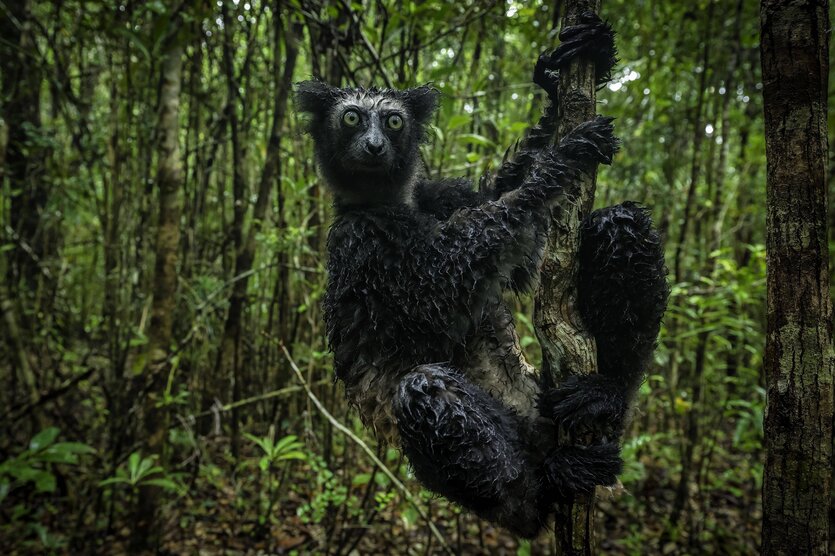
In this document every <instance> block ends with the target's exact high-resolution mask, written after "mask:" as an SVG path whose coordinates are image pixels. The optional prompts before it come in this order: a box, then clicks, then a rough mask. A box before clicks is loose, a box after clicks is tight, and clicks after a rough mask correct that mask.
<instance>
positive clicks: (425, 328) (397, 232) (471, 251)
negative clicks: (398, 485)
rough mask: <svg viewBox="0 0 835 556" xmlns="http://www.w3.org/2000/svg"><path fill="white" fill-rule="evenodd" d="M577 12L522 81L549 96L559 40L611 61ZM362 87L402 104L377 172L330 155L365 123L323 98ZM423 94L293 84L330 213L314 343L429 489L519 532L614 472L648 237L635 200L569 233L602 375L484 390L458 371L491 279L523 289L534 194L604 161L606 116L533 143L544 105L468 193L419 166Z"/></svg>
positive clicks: (607, 46) (640, 316) (540, 133)
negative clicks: (577, 441) (560, 436)
mask: <svg viewBox="0 0 835 556" xmlns="http://www.w3.org/2000/svg"><path fill="white" fill-rule="evenodd" d="M582 24H583V25H585V26H586V27H585V28H584V29H583V33H585V34H584V35H583V37H584V38H583V41H585V42H583V45H578V43H577V42H576V41H574V42H572V41H570V40H569V41H567V43H566V44H567V45H569V46H568V47H566V48H565V49H563V50H560V49H557V51H555V52H554V53H552V54H550V55H548V56H545V57H544V58H541V59H540V62H539V63H538V64H537V75H536V78H537V83H539V84H540V85H543V86H545V87H546V88H547V90H548V91H549V94H550V95H551V97H552V101H553V100H554V95H555V93H554V91H555V90H556V86H555V85H556V79H557V78H558V70H559V68H560V67H562V66H563V65H564V64H565V63H567V61H568V60H570V59H571V57H572V56H577V55H590V52H599V50H603V51H605V52H604V54H605V55H603V57H604V58H605V59H606V60H608V61H609V62H607V63H608V65H607V64H603V65H602V66H601V65H598V73H599V74H600V75H608V73H609V70H610V69H611V63H613V58H614V47H613V41H612V33H611V29H609V28H608V26H606V25H605V24H603V23H602V22H600V21H599V20H597V19H594V18H591V17H589V18H587V20H586V21H585V22H584V23H582ZM567 32H568V33H569V34H570V35H571V36H573V37H577V36H579V35H581V34H583V33H579V32H578V31H577V30H574V31H572V30H568V31H567ZM586 43H591V44H592V45H594V44H598V45H602V46H600V47H599V48H598V49H597V50H595V49H594V48H592V47H590V46H588V44H586ZM581 46H582V48H581ZM363 95H370V96H374V97H377V96H383V97H388V98H392V99H395V100H397V102H398V103H400V105H402V106H403V111H404V114H403V116H404V118H405V119H406V125H405V127H404V129H403V130H401V132H399V133H398V132H393V131H391V130H387V131H386V132H385V133H386V134H387V147H386V148H390V149H393V152H394V154H395V157H394V158H395V159H396V161H397V162H396V163H394V164H391V165H389V164H387V163H386V164H383V163H382V162H381V166H382V168H381V169H380V170H379V171H369V172H366V171H365V170H364V169H360V170H357V169H356V168H354V167H352V166H350V165H348V166H345V165H343V164H342V163H341V162H340V152H341V150H342V149H345V148H348V146H350V143H351V142H352V141H361V140H363V139H362V137H364V135H363V134H364V133H365V128H362V129H354V130H345V129H333V124H332V122H333V121H334V119H333V113H332V110H333V108H332V107H334V106H335V105H337V104H338V103H340V102H343V101H344V100H345V99H346V98H349V99H357V102H361V101H362V98H363ZM436 102H437V93H436V92H435V91H434V89H432V88H429V87H420V88H418V89H410V90H406V91H391V90H382V91H381V90H375V89H370V90H363V89H337V88H332V87H329V86H327V85H325V84H323V83H320V82H305V83H302V84H299V85H298V87H297V106H298V107H299V108H300V109H301V110H302V111H304V112H308V113H310V114H312V117H311V123H310V131H311V134H312V136H313V138H314V141H315V146H316V154H317V162H318V165H319V168H320V171H321V172H322V175H323V176H324V178H325V180H326V181H327V182H328V184H329V185H330V187H331V189H332V190H333V192H334V196H335V206H336V212H337V214H336V218H335V220H334V222H333V225H332V227H331V230H330V233H329V236H328V254H329V259H328V275H329V278H328V287H327V292H326V295H325V299H324V316H325V321H326V323H327V333H328V341H329V345H330V348H331V349H332V350H333V352H334V359H335V370H336V375H337V377H338V378H339V379H341V380H343V381H344V382H345V384H346V389H347V390H348V392H349V396H350V395H357V396H365V397H368V396H369V394H370V395H371V397H370V398H369V399H371V400H372V410H374V411H376V410H378V409H381V408H378V407H373V404H374V402H375V400H378V401H379V404H380V405H382V406H385V405H386V404H390V407H382V410H390V411H391V412H392V414H393V418H394V420H396V431H397V433H399V439H400V443H401V448H402V449H403V451H404V453H405V454H406V455H407V456H408V458H409V461H410V462H411V465H412V467H413V469H414V473H415V475H416V476H417V478H418V479H419V480H420V481H421V482H422V483H423V484H424V485H425V486H426V487H427V488H429V489H431V490H433V491H435V492H438V493H440V494H442V495H444V496H446V497H448V498H449V499H451V500H453V501H455V502H457V503H459V504H461V505H462V506H464V507H466V508H469V509H470V510H472V511H474V512H476V513H477V514H478V515H480V516H482V517H484V518H486V519H489V520H491V521H493V522H495V523H498V524H499V525H501V526H504V527H506V528H508V529H510V530H511V531H513V532H514V533H516V534H519V535H521V536H525V537H533V536H535V535H536V534H537V533H538V532H539V531H540V529H541V527H542V526H543V525H544V524H545V521H546V519H547V516H548V514H549V512H550V511H551V509H552V508H553V504H554V502H555V501H556V500H558V499H560V498H561V497H565V496H570V495H572V494H574V493H578V492H590V491H591V490H593V489H594V487H595V485H611V484H613V483H615V482H616V476H617V474H618V473H619V472H620V469H621V460H620V456H619V447H618V444H617V441H618V437H619V435H620V433H621V432H622V430H623V426H624V419H625V415H626V412H627V409H628V406H629V403H630V400H631V397H632V395H633V394H634V391H635V390H636V388H637V386H638V385H639V384H640V382H641V380H642V377H643V373H644V372H645V368H646V366H647V364H648V361H649V359H650V357H651V354H652V350H653V348H654V345H655V341H656V337H657V334H658V329H659V323H660V319H661V316H662V313H663V311H664V307H665V304H666V296H667V285H666V281H665V268H664V261H663V252H662V249H661V246H660V243H659V240H658V235H657V233H656V232H655V231H654V230H653V229H652V227H651V222H650V220H649V217H648V214H647V212H646V211H645V210H644V209H642V208H641V207H639V206H638V205H635V204H634V203H624V204H622V205H619V206H616V207H610V208H607V209H603V210H599V211H596V212H594V213H593V214H591V215H590V216H589V217H588V218H587V219H586V221H585V223H584V225H583V231H582V242H581V251H580V253H579V261H580V281H579V292H578V293H579V300H578V302H579V307H580V310H581V313H582V315H583V318H584V320H585V324H586V326H587V327H588V329H589V330H590V331H591V332H592V333H593V334H594V335H595V338H596V340H597V345H598V359H599V363H600V374H599V375H595V376H593V377H589V378H584V379H572V380H570V381H568V382H567V383H565V384H563V385H560V386H559V387H558V388H556V389H552V390H549V391H546V392H543V393H542V395H541V398H540V400H539V407H540V411H541V416H539V417H536V416H535V417H531V416H522V415H520V414H519V413H517V411H515V410H514V409H512V408H511V407H509V406H507V405H505V404H504V403H502V402H501V401H500V400H499V399H496V398H494V397H492V396H491V395H489V394H487V393H486V392H485V391H484V390H483V389H482V388H481V387H479V386H478V385H477V384H476V382H475V381H474V380H473V379H472V378H471V377H470V376H469V375H468V374H466V372H465V369H466V368H467V364H472V360H473V357H474V354H472V353H468V349H467V348H468V346H470V345H472V342H473V339H477V338H479V337H481V336H485V337H486V336H488V335H490V334H492V330H491V329H490V328H489V327H491V326H493V327H495V325H496V324H495V323H496V322H502V320H501V315H504V314H506V313H507V311H506V309H505V308H504V302H503V300H502V294H503V292H504V291H505V290H508V289H513V290H515V291H525V290H527V289H529V288H530V286H531V283H532V281H533V280H534V278H535V277H536V275H537V272H538V268H539V264H540V262H541V258H542V251H543V246H544V241H545V238H546V237H547V229H548V228H547V227H548V214H549V207H551V206H553V205H554V204H556V203H558V202H559V201H560V200H561V199H562V198H563V195H564V193H565V192H566V191H570V190H571V188H572V187H573V186H574V184H576V183H577V180H578V178H580V177H582V176H584V175H586V174H589V173H591V172H594V171H595V169H596V167H597V165H598V164H599V163H604V164H608V163H610V162H611V159H612V156H613V155H614V153H615V150H616V147H617V141H616V139H615V137H614V135H613V129H612V125H611V120H610V119H608V118H602V117H598V118H596V119H594V120H592V121H590V122H587V123H585V124H583V125H581V126H579V127H578V128H577V129H575V130H574V131H573V132H571V133H570V134H568V135H567V136H566V137H564V138H563V139H562V141H561V142H560V144H559V145H558V146H557V147H556V148H551V147H549V146H548V145H549V144H550V138H551V136H552V135H553V133H554V129H555V127H556V114H555V113H554V109H553V108H552V107H551V108H549V109H548V110H546V113H545V115H544V116H543V119H542V120H541V121H540V122H539V124H538V125H537V126H536V127H535V128H533V129H532V131H531V132H530V133H529V134H528V135H527V137H526V139H525V140H523V141H522V142H521V143H520V145H519V147H518V149H517V152H516V153H515V155H514V157H513V158H512V159H510V160H508V161H506V162H505V164H504V165H503V166H502V168H501V169H500V170H499V172H498V173H497V175H496V176H495V177H494V179H492V180H491V181H490V182H489V187H487V188H485V190H484V191H482V192H476V191H474V190H473V189H472V186H471V185H470V184H469V183H468V182H466V181H463V180H441V181H432V180H428V179H425V178H421V177H418V175H417V169H416V165H417V163H418V155H417V148H418V145H419V144H420V142H421V140H422V137H423V133H424V125H425V123H426V122H427V120H428V118H429V117H430V116H431V114H432V111H433V109H434V107H435V104H436ZM370 121H371V120H369V122H370ZM369 125H370V124H369ZM354 146H355V145H354ZM496 315H499V317H498V318H497V317H496ZM508 318H509V317H508ZM382 414H383V415H386V414H385V413H382ZM372 424H374V425H375V426H376V425H377V423H372ZM560 426H561V427H564V428H566V429H570V430H577V429H586V428H590V429H592V430H594V431H595V432H596V433H597V438H598V441H597V442H595V443H594V445H592V446H561V445H558V443H557V442H556V429H557V427H560Z"/></svg>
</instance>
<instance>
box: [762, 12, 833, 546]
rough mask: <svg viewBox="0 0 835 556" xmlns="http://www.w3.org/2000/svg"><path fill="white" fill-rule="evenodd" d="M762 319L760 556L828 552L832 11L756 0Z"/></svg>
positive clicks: (831, 375) (830, 377) (830, 373)
mask: <svg viewBox="0 0 835 556" xmlns="http://www.w3.org/2000/svg"><path fill="white" fill-rule="evenodd" d="M760 25H761V45H760V49H761V56H762V74H763V86H764V87H763V96H764V108H765V136H766V157H767V163H768V164H767V188H766V194H767V212H766V252H767V256H766V265H767V289H768V296H767V324H766V348H765V363H764V367H765V375H766V384H767V392H768V397H767V402H766V416H765V448H766V461H765V477H764V480H763V536H762V539H763V545H762V548H763V554H766V555H770V554H827V553H828V542H829V521H828V510H829V496H830V480H831V478H830V470H831V464H832V402H833V393H832V377H833V370H835V358H833V352H832V300H831V298H830V290H829V261H828V251H827V230H826V211H827V181H826V169H827V151H828V138H827V97H826V95H827V87H828V72H829V59H828V41H829V5H828V2H827V1H826V0H823V1H803V2H800V1H797V0H763V1H762V3H761V4H760Z"/></svg>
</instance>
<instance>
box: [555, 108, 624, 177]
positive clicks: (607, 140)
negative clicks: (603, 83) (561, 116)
mask: <svg viewBox="0 0 835 556" xmlns="http://www.w3.org/2000/svg"><path fill="white" fill-rule="evenodd" d="M613 121H614V118H610V117H607V116H596V117H595V118H594V119H592V120H589V121H587V122H583V123H581V124H580V125H578V126H577V127H575V128H574V129H573V130H571V131H570V132H569V133H568V134H567V135H566V136H565V137H563V138H562V139H561V140H560V144H559V147H558V152H559V153H560V154H561V155H562V156H565V157H568V158H570V159H572V160H573V161H575V162H577V163H578V164H579V165H580V167H581V168H582V169H583V170H584V171H588V170H593V169H594V168H595V167H596V165H597V164H611V163H612V158H613V157H614V156H615V153H616V152H617V151H618V147H619V146H620V141H618V138H617V137H615V127H614V126H613V125H612V122H613Z"/></svg>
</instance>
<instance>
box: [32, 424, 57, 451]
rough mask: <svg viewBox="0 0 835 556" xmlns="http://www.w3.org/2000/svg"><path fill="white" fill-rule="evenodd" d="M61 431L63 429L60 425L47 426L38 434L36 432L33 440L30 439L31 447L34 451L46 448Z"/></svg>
mask: <svg viewBox="0 0 835 556" xmlns="http://www.w3.org/2000/svg"><path fill="white" fill-rule="evenodd" d="M60 433H61V429H59V428H58V427H47V428H45V429H44V430H42V431H41V432H39V433H38V434H36V435H35V436H34V437H33V438H32V440H31V441H29V449H30V450H32V451H33V452H37V451H38V450H40V449H42V448H44V447H45V446H49V445H50V444H52V443H53V442H55V439H56V438H57V437H58V435H59V434H60Z"/></svg>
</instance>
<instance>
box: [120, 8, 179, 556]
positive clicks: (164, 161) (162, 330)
mask: <svg viewBox="0 0 835 556" xmlns="http://www.w3.org/2000/svg"><path fill="white" fill-rule="evenodd" d="M180 21H181V20H180V18H178V17H174V18H172V22H171V25H172V26H177V27H179V26H180ZM177 31H178V30H177V29H176V28H172V30H171V35H170V38H169V44H168V46H167V48H166V49H165V50H164V52H163V55H162V66H161V69H160V92H159V119H158V120H157V130H156V133H157V157H158V158H157V174H156V183H157V187H158V188H159V219H158V221H157V232H156V250H155V251H156V260H155V261H156V262H155V265H154V281H153V303H152V305H151V325H150V329H149V330H148V349H147V352H146V355H145V358H146V359H145V365H144V368H143V370H142V375H141V376H140V377H139V380H140V382H141V384H142V387H143V390H144V399H143V403H142V438H144V439H145V443H144V444H145V450H144V455H146V456H149V455H161V452H162V450H163V447H164V444H165V440H166V438H165V435H166V432H167V430H168V426H167V422H168V419H167V414H166V409H165V407H164V406H163V405H162V402H163V401H164V389H165V386H166V379H167V377H168V373H169V372H170V370H171V361H170V351H171V342H172V327H173V322H174V310H175V308H176V292H177V253H178V248H179V243H180V214H181V212H182V198H181V194H180V189H181V188H182V186H183V164H182V158H181V154H180V139H179V133H180V88H181V85H182V68H183V60H182V58H183V47H182V44H181V43H180V41H179V40H178V39H177V36H176V35H177V34H178V33H177ZM160 498H161V496H160V488H159V487H157V486H150V485H148V486H143V487H141V488H140V490H139V496H138V497H137V503H136V523H135V527H134V530H133V535H132V538H131V548H132V551H133V552H143V551H146V550H155V549H156V547H157V543H158V540H159V527H158V524H157V523H156V521H157V514H158V510H159V505H160Z"/></svg>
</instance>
